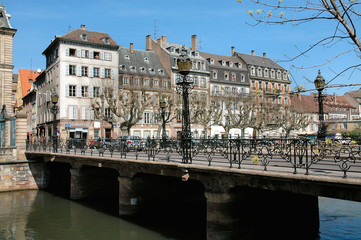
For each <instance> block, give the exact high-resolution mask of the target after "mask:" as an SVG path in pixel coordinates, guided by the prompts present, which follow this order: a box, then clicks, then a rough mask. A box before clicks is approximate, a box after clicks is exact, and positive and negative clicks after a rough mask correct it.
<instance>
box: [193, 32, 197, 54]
mask: <svg viewBox="0 0 361 240" xmlns="http://www.w3.org/2000/svg"><path fill="white" fill-rule="evenodd" d="M192 50H193V51H197V35H192Z"/></svg>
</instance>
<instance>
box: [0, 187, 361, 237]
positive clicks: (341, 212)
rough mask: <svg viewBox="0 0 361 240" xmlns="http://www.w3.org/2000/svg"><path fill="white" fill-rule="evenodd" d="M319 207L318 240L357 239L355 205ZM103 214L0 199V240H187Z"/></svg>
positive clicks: (322, 201) (24, 194) (48, 199)
mask: <svg viewBox="0 0 361 240" xmlns="http://www.w3.org/2000/svg"><path fill="white" fill-rule="evenodd" d="M319 206H320V239H321V240H328V239H342V240H356V239H361V203H358V202H350V201H341V200H336V199H329V198H319ZM104 209H106V208H104ZM104 209H102V211H99V210H94V208H89V207H87V206H85V205H83V204H81V203H80V202H76V201H70V200H67V199H65V198H61V197H58V196H55V195H53V194H50V193H47V192H43V191H19V192H8V193H0V240H3V239H4V240H5V239H6V240H8V239H16V240H23V239H36V240H39V239H40V240H41V239H62V240H66V239H89V240H93V239H97V240H98V239H107V240H108V239H126V240H128V239H130V240H135V239H147V240H148V239H150V240H152V239H156V240H162V239H192V238H189V237H188V238H184V237H180V236H179V235H177V234H175V233H170V232H169V229H168V227H167V226H163V229H159V231H158V230H157V231H152V230H150V229H148V228H146V227H144V226H146V225H142V226H140V225H137V224H134V223H131V222H129V221H125V220H123V219H121V218H119V217H118V216H116V214H113V215H112V214H108V213H105V212H104ZM155 217H156V216H155ZM148 220H149V219H148ZM169 224H170V225H172V224H173V222H170V223H169ZM193 236H194V235H193ZM194 239H200V238H199V237H197V238H194ZM290 239H292V238H290Z"/></svg>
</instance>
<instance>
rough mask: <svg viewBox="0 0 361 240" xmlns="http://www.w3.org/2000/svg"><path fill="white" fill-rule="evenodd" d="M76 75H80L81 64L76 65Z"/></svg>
mask: <svg viewBox="0 0 361 240" xmlns="http://www.w3.org/2000/svg"><path fill="white" fill-rule="evenodd" d="M76 75H77V76H78V77H81V66H79V65H77V66H76Z"/></svg>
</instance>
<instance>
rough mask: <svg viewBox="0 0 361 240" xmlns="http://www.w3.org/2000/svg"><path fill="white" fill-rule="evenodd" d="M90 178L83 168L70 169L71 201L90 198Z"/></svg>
mask: <svg viewBox="0 0 361 240" xmlns="http://www.w3.org/2000/svg"><path fill="white" fill-rule="evenodd" d="M89 185H90V184H89V178H87V176H86V174H85V171H84V170H83V169H82V168H71V169H70V199H74V200H80V199H84V198H86V197H88V196H89V188H90V186H89Z"/></svg>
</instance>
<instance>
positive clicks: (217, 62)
mask: <svg viewBox="0 0 361 240" xmlns="http://www.w3.org/2000/svg"><path fill="white" fill-rule="evenodd" d="M233 50H234V48H232V51H233ZM200 55H201V57H203V58H204V59H206V60H207V65H208V69H209V72H210V99H211V101H212V98H217V97H224V98H227V97H230V98H238V100H237V102H240V101H241V99H242V98H244V97H246V96H248V95H249V92H250V81H249V74H248V69H247V65H246V63H245V62H244V61H243V60H242V59H240V58H238V57H236V56H235V55H232V56H221V55H216V54H211V53H205V52H201V53H200ZM223 107H224V106H223ZM226 111H227V110H226ZM234 111H237V109H234ZM222 121H224V120H222ZM223 134H225V129H224V128H223V127H221V126H217V125H214V124H213V125H212V127H211V136H216V137H217V136H221V135H223ZM228 134H230V135H232V136H240V135H241V131H239V129H237V128H233V129H230V131H229V133H228Z"/></svg>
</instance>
